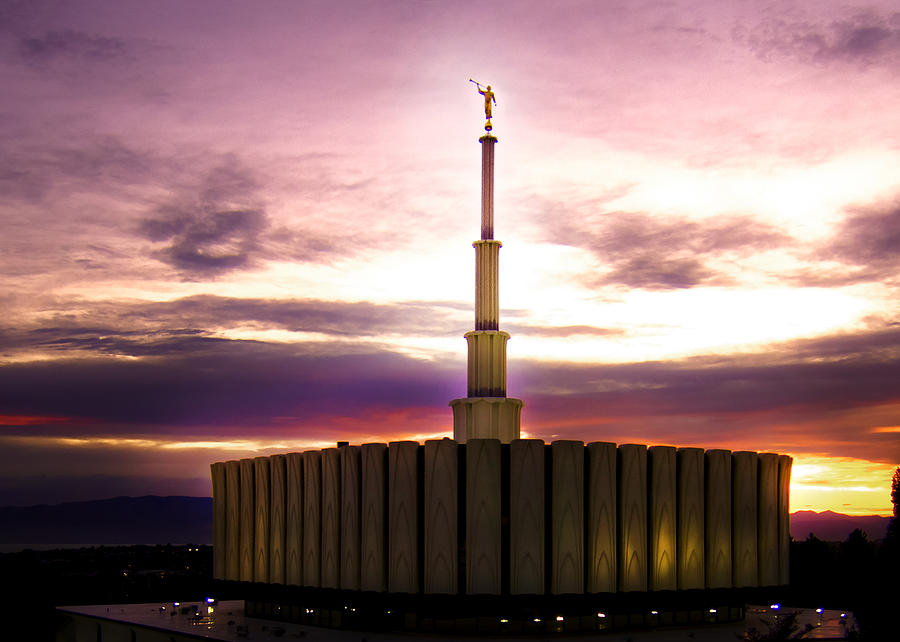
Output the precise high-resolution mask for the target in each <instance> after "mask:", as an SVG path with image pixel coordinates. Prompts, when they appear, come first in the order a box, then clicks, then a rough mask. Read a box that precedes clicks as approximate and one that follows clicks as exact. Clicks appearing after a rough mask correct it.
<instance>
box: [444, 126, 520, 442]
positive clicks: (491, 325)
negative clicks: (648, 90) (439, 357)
mask: <svg viewBox="0 0 900 642" xmlns="http://www.w3.org/2000/svg"><path fill="white" fill-rule="evenodd" d="M485 129H487V127H485ZM478 141H479V142H480V143H481V239H480V240H478V241H475V242H474V243H473V244H472V245H473V246H474V247H475V330H474V331H472V332H467V333H466V335H465V336H466V341H467V342H468V346H469V360H468V361H469V367H468V386H467V387H468V396H467V397H466V398H465V399H454V400H453V401H451V402H450V406H451V408H453V438H454V439H455V440H456V441H458V442H465V441H467V440H468V439H499V440H501V441H502V442H504V443H509V442H510V441H512V440H513V439H518V438H519V433H520V427H519V423H520V417H521V413H522V406H523V405H524V404H523V403H522V401H521V400H520V399H513V398H510V397H507V396H506V342H507V340H508V339H509V334H507V333H506V332H503V331H501V330H500V292H499V280H500V278H499V274H500V247H501V243H500V241H495V240H494V145H495V144H496V143H497V139H496V138H495V137H494V136H492V135H491V134H485V135H484V136H482V137H481V138H479V139H478Z"/></svg>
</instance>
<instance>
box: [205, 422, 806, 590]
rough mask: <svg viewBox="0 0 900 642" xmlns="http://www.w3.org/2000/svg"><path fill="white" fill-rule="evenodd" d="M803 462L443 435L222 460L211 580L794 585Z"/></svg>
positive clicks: (607, 586) (448, 585) (561, 586)
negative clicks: (793, 515)
mask: <svg viewBox="0 0 900 642" xmlns="http://www.w3.org/2000/svg"><path fill="white" fill-rule="evenodd" d="M791 461H792V460H791V458H790V457H787V456H784V455H781V456H779V455H775V454H772V453H762V454H759V453H755V452H736V453H733V454H732V453H731V452H729V451H727V450H708V451H705V452H704V451H703V450H701V449H698V448H683V449H679V450H676V449H674V448H670V447H665V446H657V447H653V448H649V449H648V448H647V447H646V446H642V445H637V444H625V445H620V446H616V445H615V444H611V443H607V442H594V443H589V444H587V445H585V444H584V443H583V442H580V441H557V442H553V444H545V443H544V442H543V441H540V440H537V439H516V440H513V441H512V443H511V444H501V443H500V441H499V440H496V439H470V440H469V441H468V443H466V444H460V443H457V442H456V441H453V440H451V439H443V440H432V441H428V442H426V443H425V444H424V445H422V444H418V443H416V442H409V441H407V442H392V443H390V444H388V445H385V444H365V445H362V446H345V447H341V448H327V449H324V450H315V451H307V452H304V453H289V454H287V455H272V456H271V457H257V458H255V459H244V460H241V461H240V462H237V461H229V462H222V463H216V464H213V465H212V467H211V474H212V481H213V507H214V521H213V541H214V543H215V551H214V554H215V558H214V559H215V563H214V577H215V578H216V579H219V580H239V581H243V582H254V583H257V584H266V585H277V584H290V585H299V586H305V587H311V588H312V587H323V588H334V589H343V590H349V591H358V590H359V591H375V592H387V591H389V592H391V593H406V594H410V593H420V594H448V595H485V596H487V595H547V596H552V595H572V594H603V593H607V594H612V593H616V592H618V593H625V592H643V591H650V592H651V593H652V592H653V591H670V590H674V589H679V590H681V589H685V590H686V589H702V588H710V589H727V588H732V587H735V588H737V587H753V586H778V585H785V584H787V583H788V568H789V567H788V558H787V555H788V538H789V535H788V533H789V519H790V517H789V513H788V506H789V500H790V496H789V492H790V473H791Z"/></svg>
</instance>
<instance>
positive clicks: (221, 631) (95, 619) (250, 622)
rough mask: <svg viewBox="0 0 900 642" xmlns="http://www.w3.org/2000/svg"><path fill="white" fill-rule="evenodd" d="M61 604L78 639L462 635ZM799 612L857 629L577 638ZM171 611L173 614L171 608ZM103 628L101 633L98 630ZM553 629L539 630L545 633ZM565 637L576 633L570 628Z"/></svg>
mask: <svg viewBox="0 0 900 642" xmlns="http://www.w3.org/2000/svg"><path fill="white" fill-rule="evenodd" d="M58 610H59V611H60V612H62V613H64V614H66V615H68V616H70V617H69V618H68V620H70V621H69V622H67V627H66V628H64V629H62V630H60V632H59V634H58V635H57V641H58V642H81V641H82V640H91V642H95V641H96V640H98V639H102V640H104V642H106V641H107V640H113V641H115V640H123V641H131V642H143V641H147V642H152V641H158V640H165V641H167V642H168V641H175V642H180V641H181V640H223V641H230V640H235V641H237V640H240V641H244V640H299V639H302V640H304V642H388V641H391V642H393V641H400V642H418V641H422V642H426V641H427V642H439V641H440V640H451V639H454V640H456V639H461V638H460V637H459V636H452V637H451V636H448V637H443V636H439V635H417V634H403V633H367V632H362V631H350V630H337V629H325V628H319V627H313V626H307V625H302V624H292V623H288V622H275V621H271V620H261V619H258V618H250V617H246V616H244V603H243V601H242V600H232V601H225V602H219V603H215V604H207V603H206V602H184V603H179V604H178V606H174V604H173V603H172V602H168V603H159V602H157V603H148V604H104V605H92V606H61V607H59V608H58ZM795 611H796V612H798V617H797V622H796V623H797V625H799V629H800V630H801V631H802V630H803V629H804V628H805V627H806V625H807V624H809V625H811V627H812V628H811V629H810V630H809V632H808V633H806V634H805V635H804V636H803V639H826V640H840V639H845V638H846V637H847V634H848V631H851V630H855V629H856V628H857V627H856V620H855V618H854V617H853V614H852V613H849V612H841V611H834V610H824V609H823V610H821V612H818V611H817V610H816V609H794V608H788V607H780V608H779V609H773V608H771V607H764V606H750V607H748V608H747V619H746V621H744V622H735V623H727V624H704V625H698V626H679V627H664V628H657V629H651V630H638V631H627V632H625V631H622V630H618V631H611V632H608V633H605V632H604V633H597V634H593V635H591V634H582V635H577V636H575V637H577V638H578V639H579V640H583V641H587V640H597V641H598V642H609V641H610V640H612V639H618V638H619V637H621V636H622V635H625V636H626V637H627V638H629V639H631V640H654V641H657V642H665V641H668V640H672V641H674V640H678V641H679V642H683V640H685V639H686V638H690V639H693V640H708V641H719V640H721V641H725V640H727V641H728V642H733V641H734V640H735V639H737V638H736V637H735V634H742V633H743V632H744V631H746V630H748V629H750V628H756V629H757V630H759V631H761V632H766V631H768V630H769V624H771V623H772V622H773V621H774V618H775V616H778V617H782V618H783V617H785V615H787V614H788V613H792V612H795ZM173 613H174V614H173ZM98 633H99V637H98ZM547 637H553V636H547V635H544V636H542V638H541V639H546V638H547ZM565 637H566V638H571V637H573V636H572V635H566V636H565ZM464 639H465V640H467V641H468V642H497V640H498V639H502V640H508V641H509V642H522V641H526V640H527V641H528V642H534V641H535V640H536V639H537V638H534V637H531V638H529V637H515V636H509V637H507V636H502V637H499V638H498V637H492V638H488V637H474V636H473V637H465V638H464Z"/></svg>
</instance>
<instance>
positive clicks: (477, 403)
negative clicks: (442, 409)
mask: <svg viewBox="0 0 900 642" xmlns="http://www.w3.org/2000/svg"><path fill="white" fill-rule="evenodd" d="M524 405H525V402H523V401H522V400H521V399H514V398H512V397H466V398H465V399H454V400H453V401H451V402H450V407H451V408H452V409H453V439H455V440H456V441H457V442H459V443H461V444H464V443H466V441H467V440H469V439H499V440H500V442H501V443H504V444H508V443H510V442H511V441H512V440H513V439H518V438H519V434H520V432H521V430H520V422H521V417H522V407H523V406H524Z"/></svg>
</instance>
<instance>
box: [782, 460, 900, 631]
mask: <svg viewBox="0 0 900 642" xmlns="http://www.w3.org/2000/svg"><path fill="white" fill-rule="evenodd" d="M891 501H892V502H893V505H894V516H893V518H892V519H891V522H890V524H889V526H888V531H887V535H886V537H885V538H884V539H883V540H876V541H872V540H870V539H869V537H868V535H867V534H866V533H865V532H864V531H862V530H860V529H858V528H857V529H856V530H854V531H853V532H851V533H850V534H849V536H848V537H847V539H846V540H845V541H843V542H825V541H823V540H821V539H819V538H817V537H815V536H814V535H813V534H812V533H810V535H809V537H807V538H806V539H805V540H802V541H794V540H792V541H791V596H790V599H791V601H792V604H791V606H798V607H812V608H815V607H820V606H821V607H823V608H828V609H846V610H849V611H853V612H854V614H855V615H856V617H857V620H858V622H859V626H860V631H861V635H862V638H863V639H866V640H888V639H893V638H894V637H896V632H897V624H896V619H897V608H898V606H900V468H898V469H897V470H896V472H895V473H894V475H893V478H892V484H891Z"/></svg>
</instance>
